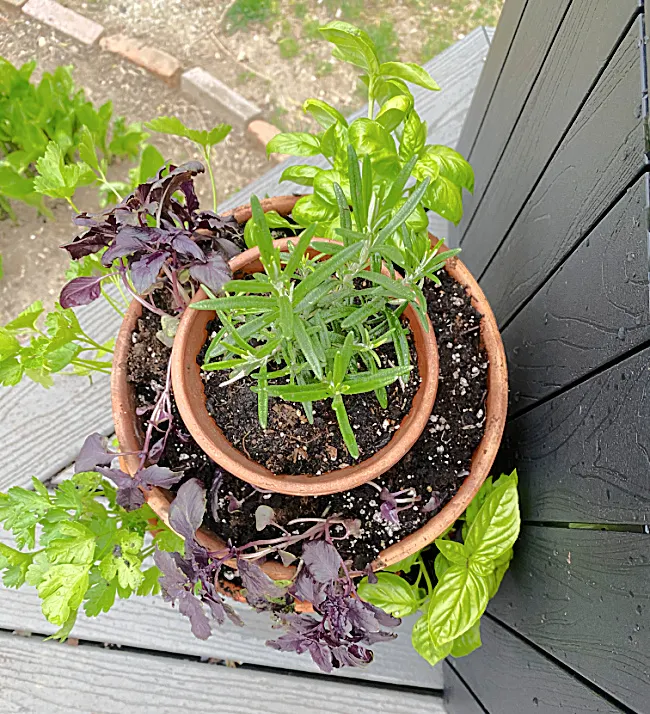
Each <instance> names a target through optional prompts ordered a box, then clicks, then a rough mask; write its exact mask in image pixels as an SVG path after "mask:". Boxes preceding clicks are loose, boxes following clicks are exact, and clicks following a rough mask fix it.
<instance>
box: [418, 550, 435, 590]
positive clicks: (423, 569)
mask: <svg viewBox="0 0 650 714" xmlns="http://www.w3.org/2000/svg"><path fill="white" fill-rule="evenodd" d="M417 563H418V565H419V566H420V574H421V575H424V579H425V580H426V583H427V588H428V589H429V592H430V593H431V592H433V585H432V584H431V578H430V577H429V573H428V572H427V568H426V566H425V564H424V560H422V556H420V557H419V558H418V559H417Z"/></svg>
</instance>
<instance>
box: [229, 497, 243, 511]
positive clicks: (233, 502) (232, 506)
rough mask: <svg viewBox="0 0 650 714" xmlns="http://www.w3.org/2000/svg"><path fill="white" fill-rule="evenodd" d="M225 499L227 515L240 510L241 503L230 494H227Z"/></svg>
mask: <svg viewBox="0 0 650 714" xmlns="http://www.w3.org/2000/svg"><path fill="white" fill-rule="evenodd" d="M226 498H227V499H228V513H234V512H235V511H238V510H239V509H240V508H241V505H242V503H243V501H238V500H237V499H236V498H235V497H234V496H233V495H232V493H229V494H227V495H226Z"/></svg>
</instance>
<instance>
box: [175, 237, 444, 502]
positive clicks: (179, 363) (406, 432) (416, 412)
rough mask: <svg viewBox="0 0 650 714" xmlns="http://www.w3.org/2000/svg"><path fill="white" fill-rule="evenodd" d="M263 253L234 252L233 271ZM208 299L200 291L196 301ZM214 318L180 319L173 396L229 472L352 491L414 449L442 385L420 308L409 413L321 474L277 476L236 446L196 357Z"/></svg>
mask: <svg viewBox="0 0 650 714" xmlns="http://www.w3.org/2000/svg"><path fill="white" fill-rule="evenodd" d="M290 242H293V243H295V242H296V241H295V239H291V238H285V239H282V240H276V241H274V245H275V246H276V248H279V249H280V250H282V251H284V250H286V249H287V245H288V244H289V243H290ZM308 252H309V255H310V257H314V256H315V255H317V254H318V252H317V251H315V250H313V249H309V251H308ZM259 255H260V253H259V250H258V249H257V248H251V249H250V250H247V251H244V252H243V253H240V254H239V255H237V256H235V257H234V258H233V259H232V260H231V261H230V267H231V268H232V272H233V275H235V276H236V277H243V276H244V275H248V274H251V273H255V272H259V271H260V270H262V264H261V262H260V260H259ZM206 297H207V295H206V294H205V293H204V292H203V291H202V290H200V291H199V292H198V293H197V294H196V295H195V297H194V300H193V302H196V301H198V300H205V299H206ZM214 317H215V313H214V312H213V311H211V310H193V309H188V310H186V311H185V313H184V314H183V317H182V318H181V322H180V325H179V327H178V331H177V332H176V337H175V338H174V348H173V350H172V384H173V387H174V398H175V399H176V405H177V406H178V411H179V412H180V415H181V417H182V419H183V422H184V423H185V426H186V427H187V430H188V431H189V432H190V434H191V435H192V436H193V437H194V439H195V440H196V442H197V443H198V445H199V446H200V447H201V449H203V451H204V452H205V453H206V454H207V455H208V456H209V457H210V458H211V459H212V460H213V461H215V462H216V463H217V464H219V465H220V466H221V467H222V468H224V469H225V470H226V471H228V472H229V473H231V474H233V475H235V476H237V477H238V478H240V479H242V480H244V481H247V482H248V483H250V484H252V485H253V486H256V487H257V488H259V489H262V490H265V491H274V492H275V493H283V494H285V495H289V496H323V495H327V494H330V493H338V492H340V491H350V490H351V489H353V488H357V487H358V486H361V485H362V484H364V483H366V482H367V481H370V480H371V479H374V478H377V476H380V475H381V474H383V473H385V472H386V471H388V469H390V468H391V467H392V466H394V465H395V464H396V463H397V462H398V461H399V460H400V459H401V458H403V457H404V456H405V455H406V454H407V453H408V452H409V451H410V449H411V447H412V446H413V445H414V444H415V442H416V441H417V440H418V437H419V436H420V434H421V433H422V431H423V430H424V427H425V426H426V425H427V423H428V419H429V416H430V414H431V411H432V409H433V403H434V400H435V396H436V389H437V386H438V348H437V345H436V339H435V334H434V332H433V327H432V326H431V323H429V324H428V331H425V330H424V328H423V327H422V323H421V322H420V320H419V318H418V316H417V314H416V312H415V310H414V309H413V308H411V307H408V308H407V309H406V310H405V311H404V317H405V318H406V320H407V321H408V323H409V326H410V328H411V332H412V334H413V340H414V344H415V349H416V351H417V354H418V366H419V371H420V378H421V383H420V386H419V388H418V391H417V392H416V394H415V396H414V398H413V404H412V406H411V409H410V411H409V413H408V414H407V415H406V416H405V417H404V419H403V420H402V423H401V425H400V428H399V429H398V430H397V431H396V432H395V434H394V435H393V437H392V439H391V440H390V441H389V442H388V444H386V446H384V448H383V449H380V450H379V451H377V452H376V453H375V454H373V455H372V456H370V457H369V458H367V459H364V460H363V461H360V462H358V463H356V464H353V465H352V466H347V467H345V468H342V469H336V470H335V471H328V472H326V473H324V474H321V475H319V476H314V475H312V474H297V475H290V474H274V473H273V472H272V471H270V470H269V469H267V468H266V467H264V466H262V465H261V464H259V463H257V462H256V461H253V460H252V459H250V458H248V457H247V456H246V455H245V454H243V453H242V452H241V451H240V450H239V449H236V448H235V447H234V446H233V445H232V444H231V443H230V441H229V440H228V439H227V438H226V437H225V436H224V434H223V432H222V431H221V429H219V427H218V426H217V424H216V423H215V421H214V419H213V418H212V417H211V416H210V414H209V413H208V410H207V408H206V400H205V393H204V384H203V380H202V379H201V369H200V367H199V365H198V364H197V361H196V358H197V355H198V354H199V352H200V351H201V349H202V347H203V346H204V344H205V342H206V340H207V338H208V331H207V326H208V324H209V323H210V322H211V321H212V320H213V319H214ZM427 321H428V320H427Z"/></svg>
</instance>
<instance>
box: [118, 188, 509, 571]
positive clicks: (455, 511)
mask: <svg viewBox="0 0 650 714" xmlns="http://www.w3.org/2000/svg"><path fill="white" fill-rule="evenodd" d="M298 198H300V196H278V197H276V198H275V199H265V200H264V201H263V202H262V204H263V207H265V204H266V205H268V206H270V208H272V209H273V210H277V211H278V213H285V214H286V213H289V212H290V211H291V209H292V208H293V205H294V204H295V203H296V201H297V200H298ZM267 210H268V209H267ZM228 213H230V214H234V215H235V217H236V218H238V220H239V218H240V216H243V217H244V218H243V219H242V220H247V218H246V217H245V216H246V215H248V217H250V206H240V207H239V208H236V209H234V210H232V211H229V212H228ZM431 238H432V240H437V239H435V238H434V237H433V236H431ZM445 267H446V270H447V272H448V274H449V275H450V276H451V277H453V278H454V280H456V281H457V282H458V283H459V284H461V285H463V286H464V287H465V289H466V290H467V291H468V292H469V294H470V295H471V298H472V304H473V305H474V307H475V308H476V310H477V311H478V312H479V313H480V314H481V315H482V319H481V338H482V341H483V344H484V346H485V349H486V352H487V356H488V362H489V365H488V395H487V401H486V406H485V410H486V426H485V433H484V434H483V438H482V439H481V441H480V443H479V445H478V446H477V447H476V449H475V450H474V454H473V457H472V463H471V467H470V474H469V476H467V477H466V479H465V481H464V482H463V484H462V485H461V487H460V488H459V490H458V491H457V493H456V494H455V495H454V497H453V498H452V499H451V501H449V503H447V504H446V505H445V506H444V507H443V508H442V509H441V510H440V512H439V513H437V514H436V515H435V516H433V518H431V519H430V520H429V521H428V522H427V523H425V524H424V525H423V526H422V527H421V528H419V529H418V530H417V531H415V532H414V533H411V534H410V535H408V536H406V537H405V538H403V539H402V540H401V541H400V542H399V543H396V544H395V545H392V546H390V547H389V548H387V549H386V550H384V551H382V552H381V553H380V554H379V557H378V558H377V559H376V560H375V561H374V562H373V563H372V566H373V568H374V569H375V570H378V569H381V568H385V567H388V566H390V565H394V564H395V563H398V562H399V561H400V560H403V559H404V558H406V557H407V556H409V555H411V554H412V553H415V552H417V551H418V550H420V549H422V548H424V547H426V546H427V545H429V544H431V543H432V542H433V541H434V540H435V539H436V538H438V537H439V536H440V535H441V534H442V533H443V532H444V531H445V530H446V529H447V528H448V527H449V526H450V525H451V524H452V523H454V522H455V521H456V520H457V519H458V518H459V516H461V515H462V513H463V512H464V511H465V509H466V508H467V505H468V504H469V503H470V501H471V500H472V499H473V498H474V496H475V495H476V493H477V492H478V490H479V489H480V487H481V485H482V484H483V482H484V481H485V479H486V478H487V476H488V474H489V472H490V469H491V467H492V463H493V462H494V459H495V457H496V453H497V450H498V448H499V444H500V442H501V437H502V435H503V430H504V427H505V422H506V413H507V405H508V371H507V365H506V356H505V351H504V348H503V343H502V341H501V335H500V334H499V329H498V327H497V323H496V320H495V318H494V314H493V313H492V310H491V308H490V305H489V303H488V301H487V299H486V297H485V295H484V293H483V291H482V290H481V288H480V287H479V285H478V283H477V282H476V280H475V279H474V277H473V276H472V274H471V273H470V272H469V270H468V269H467V268H466V266H465V265H464V264H463V263H462V261H461V260H460V259H458V258H457V257H456V258H452V259H451V260H448V261H447V264H446V266H445ZM141 312H142V307H141V305H140V304H139V303H138V302H136V301H135V300H134V301H133V302H132V303H131V305H130V306H129V309H128V311H127V314H126V316H125V319H124V321H123V322H122V326H121V328H120V331H119V334H118V337H117V341H116V345H115V355H114V360H113V370H112V375H111V398H112V406H113V419H114V422H115V433H116V435H117V439H118V442H119V444H120V447H121V449H122V450H123V451H137V450H139V449H140V448H141V445H142V441H141V435H140V433H139V426H138V422H137V420H136V418H135V400H134V397H133V390H132V389H131V387H130V384H129V383H128V381H127V358H128V355H129V351H130V347H131V334H132V332H133V330H134V329H135V327H136V324H137V320H138V318H139V317H140V314H141ZM122 467H123V468H124V470H125V471H128V472H129V473H131V474H133V473H135V471H136V470H137V467H138V458H137V457H135V456H129V457H123V459H122ZM147 500H148V502H149V504H150V505H151V507H152V509H153V510H154V512H155V513H156V514H157V515H158V517H159V518H161V520H163V521H164V522H165V523H167V524H168V523H169V504H170V503H171V501H172V495H171V493H169V492H167V491H162V490H161V489H157V488H156V489H153V490H152V491H151V492H150V493H149V494H148V497H147ZM197 539H198V540H199V542H200V543H201V544H203V545H204V546H205V547H207V548H208V549H210V550H220V549H222V548H223V547H224V542H223V541H222V540H221V539H220V538H218V537H217V536H216V535H215V534H213V533H212V532H210V531H208V530H207V529H205V528H201V529H200V530H199V532H198V533H197ZM263 568H264V570H265V571H266V572H267V573H268V574H269V575H270V576H271V577H274V578H276V579H281V578H290V577H292V576H293V573H294V572H295V568H293V567H289V568H285V567H284V566H282V565H281V564H280V563H276V562H273V561H268V562H266V563H264V564H263Z"/></svg>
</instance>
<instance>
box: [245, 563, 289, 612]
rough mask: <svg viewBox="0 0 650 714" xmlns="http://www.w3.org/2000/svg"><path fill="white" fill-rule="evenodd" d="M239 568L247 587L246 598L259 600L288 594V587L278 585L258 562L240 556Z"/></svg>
mask: <svg viewBox="0 0 650 714" xmlns="http://www.w3.org/2000/svg"><path fill="white" fill-rule="evenodd" d="M237 569H238V570H239V575H240V577H241V579H242V583H243V584H244V587H245V588H246V599H248V598H249V597H250V598H251V600H252V601H257V600H266V599H268V598H276V597H284V596H285V595H286V592H287V591H286V588H281V587H278V586H277V585H276V584H275V582H274V581H273V580H272V579H271V578H270V577H269V576H268V575H267V574H266V573H265V572H264V571H263V570H262V568H260V566H259V565H257V563H253V562H250V561H248V560H245V559H244V558H238V559H237Z"/></svg>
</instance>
